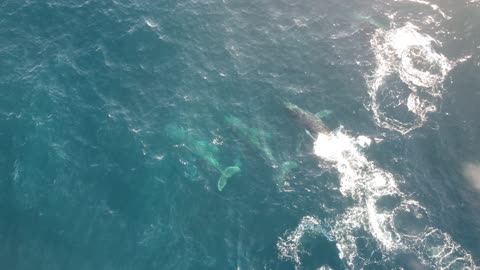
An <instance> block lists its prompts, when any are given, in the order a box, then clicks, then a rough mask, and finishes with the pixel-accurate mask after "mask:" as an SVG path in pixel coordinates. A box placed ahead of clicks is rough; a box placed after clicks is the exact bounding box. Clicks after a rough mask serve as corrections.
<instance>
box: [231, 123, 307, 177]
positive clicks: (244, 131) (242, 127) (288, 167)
mask: <svg viewBox="0 0 480 270" xmlns="http://www.w3.org/2000/svg"><path fill="white" fill-rule="evenodd" d="M225 122H226V124H227V126H229V127H230V128H231V129H232V130H233V131H235V132H236V133H237V134H238V135H239V137H241V138H242V140H243V141H245V142H247V143H248V144H249V145H250V146H251V147H252V148H254V149H255V150H257V151H258V152H260V154H261V156H262V157H263V158H264V159H265V160H266V161H267V163H268V164H269V165H270V166H271V167H272V168H274V169H275V170H276V173H275V176H274V178H275V180H276V181H277V182H278V183H283V182H284V181H285V180H286V179H287V178H288V175H289V174H290V172H291V171H292V170H293V169H295V168H297V167H298V164H297V163H296V162H295V161H284V162H282V163H279V162H278V161H277V159H276V158H275V157H274V155H273V152H272V149H271V148H270V146H269V139H270V137H271V135H270V134H268V133H267V132H265V131H264V130H261V129H257V128H253V127H249V126H247V125H246V124H245V123H244V122H243V121H242V120H240V119H239V118H237V117H235V116H231V115H228V116H226V117H225Z"/></svg>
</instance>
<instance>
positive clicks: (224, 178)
mask: <svg viewBox="0 0 480 270" xmlns="http://www.w3.org/2000/svg"><path fill="white" fill-rule="evenodd" d="M239 172H240V167H238V166H230V167H227V168H225V169H224V170H223V171H222V175H221V176H220V178H219V179H218V183H217V188H218V191H222V190H223V189H224V188H225V186H226V185H227V183H228V180H229V179H230V178H231V177H232V176H234V175H235V174H237V173H239Z"/></svg>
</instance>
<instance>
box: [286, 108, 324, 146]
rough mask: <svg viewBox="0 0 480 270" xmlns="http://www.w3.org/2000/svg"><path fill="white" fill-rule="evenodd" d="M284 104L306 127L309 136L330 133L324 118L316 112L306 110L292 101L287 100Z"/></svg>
mask: <svg viewBox="0 0 480 270" xmlns="http://www.w3.org/2000/svg"><path fill="white" fill-rule="evenodd" d="M284 104H285V108H287V110H288V111H289V112H290V114H291V115H292V116H293V117H294V118H296V119H297V120H298V122H300V123H301V124H302V125H303V126H305V127H306V129H305V132H306V133H307V135H309V137H311V138H314V137H313V136H318V134H320V133H324V134H328V133H330V130H329V129H328V128H327V126H326V125H325V123H324V122H323V121H322V119H320V118H319V117H317V116H315V114H313V113H311V112H308V111H305V110H303V109H301V108H300V107H298V106H297V105H295V104H293V103H290V102H285V103H284ZM312 134H313V135H312Z"/></svg>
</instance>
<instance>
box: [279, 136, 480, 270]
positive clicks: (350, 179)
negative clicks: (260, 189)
mask: <svg viewBox="0 0 480 270" xmlns="http://www.w3.org/2000/svg"><path fill="white" fill-rule="evenodd" d="M370 143H371V139H370V138H368V137H365V136H358V137H353V136H351V135H349V134H347V132H345V131H344V130H343V129H342V128H340V129H338V130H336V131H333V132H331V133H330V134H319V136H318V139H317V140H316V141H315V145H314V152H315V154H316V155H317V156H318V157H320V158H321V159H322V161H323V162H326V163H328V164H330V166H332V167H333V168H334V169H336V171H338V174H339V178H340V187H339V190H340V192H341V193H342V195H343V196H345V197H349V198H351V199H353V206H352V207H350V208H348V209H347V210H346V211H345V212H344V213H342V214H340V215H338V216H337V217H336V218H334V219H332V220H321V219H317V218H314V217H310V216H307V217H304V218H303V219H302V221H301V222H300V224H299V225H298V227H297V228H296V229H295V230H293V231H291V232H287V233H286V235H285V236H284V237H283V238H281V239H280V240H279V242H278V244H277V246H278V249H279V251H280V255H281V256H282V257H283V258H287V259H290V260H292V261H294V262H295V263H296V264H297V265H299V264H300V262H301V258H300V255H299V253H301V250H302V249H301V239H302V237H304V235H305V234H306V232H311V231H317V232H318V231H319V229H318V228H321V229H322V230H324V231H322V234H323V235H327V236H328V237H330V238H331V239H332V240H334V241H335V242H336V243H337V248H338V249H339V254H340V257H341V259H343V260H344V261H345V263H346V264H347V265H348V266H349V267H350V268H352V269H362V268H364V267H366V266H368V265H369V264H372V263H376V262H375V261H373V260H374V259H372V256H371V254H372V253H373V252H380V253H381V255H382V260H383V263H385V262H387V261H389V260H390V259H392V258H393V257H394V256H395V254H397V253H398V252H399V251H400V252H401V251H406V252H413V253H414V254H415V255H416V257H417V259H418V260H419V261H420V262H421V263H423V264H425V265H427V266H429V267H432V268H434V269H476V268H475V267H476V266H475V264H474V261H473V259H472V256H471V255H470V254H469V253H468V252H467V251H465V250H464V249H463V248H462V247H461V246H460V245H459V244H458V243H456V242H455V241H454V240H453V239H452V238H451V237H450V236H449V235H448V234H446V233H444V232H441V231H440V230H439V229H437V228H434V227H433V226H432V222H431V221H430V217H429V213H428V211H427V209H426V208H425V207H423V206H422V205H420V203H419V202H417V201H415V200H413V199H411V198H408V196H407V195H406V194H404V193H403V192H402V191H401V190H400V188H399V187H398V185H397V179H396V177H395V176H394V175H393V174H391V173H390V172H387V171H385V170H382V169H381V168H379V167H378V166H377V165H376V164H375V163H374V162H372V161H370V160H368V159H367V157H366V155H365V154H364V152H363V150H364V148H365V147H367V146H368V145H370ZM326 228H328V230H327V229H326ZM365 234H367V235H369V236H370V237H369V238H368V239H370V241H371V243H369V244H368V248H370V249H373V250H370V251H369V253H368V255H364V254H362V252H364V249H365V247H364V246H363V247H361V246H358V245H359V242H358V240H359V239H365ZM377 263H378V262H377Z"/></svg>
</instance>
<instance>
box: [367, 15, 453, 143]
mask: <svg viewBox="0 0 480 270" xmlns="http://www.w3.org/2000/svg"><path fill="white" fill-rule="evenodd" d="M371 45H372V48H373V51H374V53H375V58H376V69H375V71H374V74H373V76H372V77H371V78H370V79H369V92H368V94H369V95H370V98H371V103H370V106H369V107H370V109H371V111H372V113H373V117H374V120H375V122H376V123H377V124H378V125H379V126H381V127H384V128H388V129H392V130H396V131H398V132H400V133H403V134H405V133H408V132H409V131H411V130H413V129H416V128H418V127H420V126H421V125H423V124H424V123H425V121H426V120H427V114H428V113H430V112H434V111H436V110H437V107H438V104H439V102H440V100H441V98H442V94H443V89H442V83H443V81H444V80H445V77H446V76H447V74H448V72H449V71H450V70H451V69H452V67H453V63H452V62H451V61H450V60H448V59H447V58H446V57H445V56H444V55H443V54H441V53H440V52H438V51H437V50H436V49H435V47H437V46H439V45H441V44H439V42H437V41H436V40H435V39H434V38H432V37H431V36H429V35H427V34H423V33H421V32H420V30H419V28H418V27H416V26H415V25H413V24H412V23H406V24H405V25H404V26H402V27H399V28H394V29H390V30H384V29H378V30H377V31H376V32H375V34H374V36H373V38H372V40H371Z"/></svg>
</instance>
